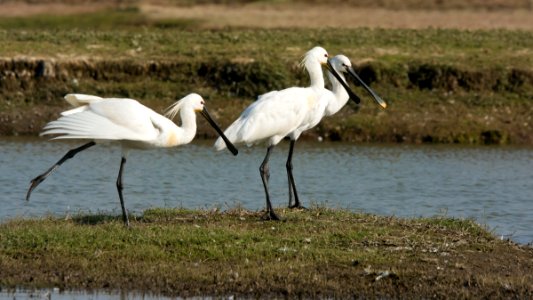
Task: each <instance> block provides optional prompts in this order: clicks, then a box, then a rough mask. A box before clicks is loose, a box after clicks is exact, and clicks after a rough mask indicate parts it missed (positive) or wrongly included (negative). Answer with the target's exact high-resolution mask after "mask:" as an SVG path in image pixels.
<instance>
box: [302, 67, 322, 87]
mask: <svg viewBox="0 0 533 300" xmlns="http://www.w3.org/2000/svg"><path fill="white" fill-rule="evenodd" d="M305 69H306V70H307V72H308V73H309V79H311V87H313V88H324V75H323V74H322V66H321V65H320V64H319V63H317V62H312V61H306V63H305Z"/></svg>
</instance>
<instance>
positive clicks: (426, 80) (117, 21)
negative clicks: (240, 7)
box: [0, 8, 533, 144]
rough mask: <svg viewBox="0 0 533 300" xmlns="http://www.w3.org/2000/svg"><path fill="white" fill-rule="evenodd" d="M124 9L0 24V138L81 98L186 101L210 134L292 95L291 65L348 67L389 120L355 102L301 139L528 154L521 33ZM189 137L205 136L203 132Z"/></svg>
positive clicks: (299, 82) (529, 112) (531, 90)
mask: <svg viewBox="0 0 533 300" xmlns="http://www.w3.org/2000/svg"><path fill="white" fill-rule="evenodd" d="M197 22H201V20H180V19H172V20H151V19H148V18H147V17H146V16H144V15H142V14H141V13H140V12H139V11H138V10H137V9H135V8H128V9H124V10H115V11H106V12H97V13H92V14H83V15H74V16H39V17H28V18H0V28H2V29H1V30H0V99H1V101H0V120H2V123H1V124H2V125H1V126H0V134H3V135H13V134H36V133H37V132H38V131H39V130H40V129H41V128H42V126H43V125H44V124H45V123H46V122H47V121H50V120H51V119H53V118H55V117H57V113H58V112H59V111H61V110H63V109H65V108H66V106H65V103H64V101H63V100H62V97H63V95H64V94H66V93H70V92H80V93H89V94H98V95H101V96H115V97H131V98H135V99H139V100H141V101H142V102H143V103H145V104H147V105H149V106H151V107H153V108H155V109H156V110H158V111H161V110H162V108H164V107H166V106H168V105H170V104H171V103H172V102H173V101H175V100H177V99H178V98H180V97H182V96H184V95H185V94H187V93H189V92H192V91H195V92H198V93H200V94H201V95H203V96H204V97H205V98H206V99H207V100H208V105H209V106H210V108H211V110H212V111H213V112H214V113H215V115H216V116H217V119H218V120H219V121H220V123H221V124H222V125H223V126H227V125H229V124H230V123H231V122H232V121H233V120H234V119H236V118H237V116H238V114H239V113H240V112H241V111H242V109H243V108H244V107H245V106H246V105H248V104H249V103H251V102H252V101H253V100H254V99H255V98H256V97H257V96H258V95H260V94H262V93H265V92H267V91H270V90H276V89H282V88H286V87H289V86H305V85H307V84H308V78H307V75H306V74H305V73H304V72H303V71H302V70H301V68H300V67H299V66H298V62H299V60H300V59H301V57H302V55H303V54H304V53H305V51H307V50H308V49H310V48H311V47H313V46H315V45H322V46H324V47H325V48H326V49H328V51H329V53H330V54H332V55H334V54H337V53H343V54H345V55H347V56H348V57H350V58H351V59H352V61H353V63H354V64H355V65H356V70H357V71H358V72H359V73H360V74H361V76H362V78H363V79H364V80H365V81H367V82H368V83H369V84H371V86H372V87H373V88H374V89H375V90H376V91H377V92H378V94H380V95H381V96H382V97H383V98H384V99H385V100H386V101H387V102H388V103H389V108H388V109H387V110H384V111H381V110H379V109H378V108H377V106H376V105H375V104H374V103H372V100H371V99H370V98H369V97H368V96H367V95H366V94H365V92H364V91H363V90H361V89H360V88H356V91H357V93H358V94H359V95H361V96H362V99H363V102H362V104H361V107H360V108H359V109H357V108H355V107H353V106H349V107H348V108H345V109H344V110H343V111H341V112H340V113H339V114H337V115H335V116H333V117H332V118H328V119H326V120H325V121H324V122H322V123H321V125H320V126H319V127H318V129H316V130H312V131H310V132H308V133H307V135H308V136H316V135H321V136H323V137H324V138H326V139H330V140H343V141H363V142H376V141H378V142H413V143H422V142H427V143H463V144H507V143H515V144H533V135H531V132H532V131H533V120H531V118H532V116H533V106H532V105H531V101H533V53H532V50H531V49H533V32H529V31H509V30H491V31H483V30H479V31H461V30H452V29H450V30H443V29H431V28H428V29H424V30H408V29H367V28H360V29H339V28H335V29H334V28H324V29H320V30H315V29H273V30H264V29H246V28H226V29H223V30H199V29H196V28H197V27H196V24H198V23H197ZM199 131H200V135H201V136H208V137H211V136H213V134H212V133H211V131H209V130H208V129H207V128H205V126H203V124H200V127H199Z"/></svg>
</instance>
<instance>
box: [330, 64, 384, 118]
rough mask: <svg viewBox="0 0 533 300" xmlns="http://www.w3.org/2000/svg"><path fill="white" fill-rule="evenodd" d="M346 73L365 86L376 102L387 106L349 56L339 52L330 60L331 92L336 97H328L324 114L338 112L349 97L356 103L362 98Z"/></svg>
mask: <svg viewBox="0 0 533 300" xmlns="http://www.w3.org/2000/svg"><path fill="white" fill-rule="evenodd" d="M345 74H348V75H350V77H349V78H351V79H352V81H354V82H355V83H356V84H359V85H361V86H363V88H364V89H365V90H366V91H367V92H368V93H369V94H370V95H371V96H372V98H374V100H376V102H377V103H378V104H379V105H380V106H381V107H382V108H387V103H386V102H385V101H383V99H381V97H380V96H378V94H376V92H374V90H372V89H371V88H370V87H369V86H368V85H366V83H365V82H364V81H363V80H362V79H361V78H360V77H359V76H358V75H357V73H356V72H355V71H354V69H353V67H352V63H351V61H350V59H349V58H348V57H346V56H345V55H342V54H339V55H336V56H334V57H332V58H330V59H329V60H328V73H327V75H328V78H329V81H330V82H331V86H332V87H331V92H332V93H333V94H334V97H329V98H328V100H329V101H328V105H327V106H326V110H325V112H324V116H331V115H333V114H335V113H337V112H338V111H339V110H341V108H343V107H344V105H345V104H346V103H347V102H348V100H349V99H352V100H353V101H354V102H355V103H357V104H359V103H360V101H361V100H360V99H359V97H358V96H357V95H355V94H354V93H353V92H352V91H351V90H350V88H349V86H348V84H347V82H346V77H345Z"/></svg>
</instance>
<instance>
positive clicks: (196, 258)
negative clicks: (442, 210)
mask: <svg viewBox="0 0 533 300" xmlns="http://www.w3.org/2000/svg"><path fill="white" fill-rule="evenodd" d="M279 212H280V213H281V215H282V217H283V218H284V221H282V222H265V221H259V217H260V214H259V213H256V212H249V211H245V210H240V209H236V210H231V211H228V212H218V211H188V210H183V209H177V210H169V209H152V210H149V211H146V212H145V213H144V216H141V217H138V218H137V220H135V221H134V222H132V228H130V229H128V228H125V227H124V226H123V225H122V222H121V221H120V218H119V217H113V216H99V215H97V216H79V217H74V218H73V219H68V220H61V219H55V218H48V219H43V220H15V221H12V222H8V223H6V224H2V225H0V240H1V241H2V243H0V274H2V276H0V286H2V287H3V288H13V287H19V288H43V287H59V288H61V289H97V290H100V289H108V290H128V291H139V292H148V293H156V294H159V293H162V294H165V295H170V296H185V297H187V296H206V295H210V296H215V297H222V296H228V295H235V296H237V297H239V296H243V297H244V296H248V297H291V298H292V297H304V298H308V297H313V298H314V297H318V298H328V297H333V298H348V297H350V298H351V297H355V298H359V297H362V298H521V299H526V298H528V297H529V298H530V297H532V296H533V286H532V282H533V275H532V274H533V249H531V248H527V247H524V246H517V245H515V244H513V243H509V242H507V241H501V240H497V239H495V238H494V237H492V236H491V235H490V233H488V232H487V231H485V230H484V229H483V228H482V227H480V226H479V225H477V224H475V223H473V222H472V221H469V220H457V219H448V218H431V219H398V218H394V217H378V216H374V215H368V214H360V213H350V212H346V211H336V210H330V209H324V208H313V209H311V210H308V211H282V210H279Z"/></svg>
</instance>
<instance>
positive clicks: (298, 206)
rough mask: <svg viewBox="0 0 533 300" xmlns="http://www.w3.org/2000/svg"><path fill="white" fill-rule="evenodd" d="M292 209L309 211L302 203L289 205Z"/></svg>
mask: <svg viewBox="0 0 533 300" xmlns="http://www.w3.org/2000/svg"><path fill="white" fill-rule="evenodd" d="M289 208H290V209H298V210H307V207H305V206H303V205H302V204H301V203H295V204H291V205H289Z"/></svg>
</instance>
